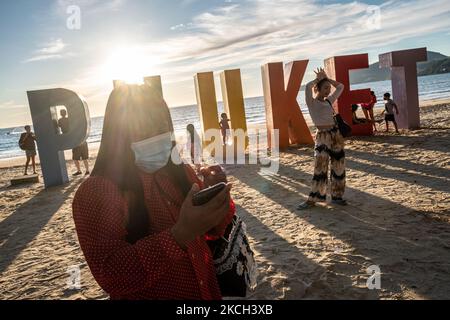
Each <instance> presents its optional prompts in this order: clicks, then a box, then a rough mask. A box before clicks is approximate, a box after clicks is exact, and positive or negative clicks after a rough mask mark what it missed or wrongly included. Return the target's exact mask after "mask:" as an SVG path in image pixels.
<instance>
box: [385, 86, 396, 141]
mask: <svg viewBox="0 0 450 320" xmlns="http://www.w3.org/2000/svg"><path fill="white" fill-rule="evenodd" d="M384 101H386V103H385V105H384V110H383V112H382V113H381V114H383V113H384V121H385V122H386V132H389V121H390V122H392V123H393V124H394V127H395V132H396V133H399V131H398V126H397V121H395V115H394V110H395V114H397V115H398V113H399V112H398V107H397V104H396V103H395V102H394V100H392V99H391V94H390V93H389V92H386V93H385V94H384Z"/></svg>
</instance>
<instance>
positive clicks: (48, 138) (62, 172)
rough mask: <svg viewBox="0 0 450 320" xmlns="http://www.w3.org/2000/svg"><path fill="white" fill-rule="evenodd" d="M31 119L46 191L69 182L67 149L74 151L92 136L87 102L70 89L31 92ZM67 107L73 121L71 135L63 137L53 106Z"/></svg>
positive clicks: (29, 94) (29, 92)
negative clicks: (66, 158) (57, 124)
mask: <svg viewBox="0 0 450 320" xmlns="http://www.w3.org/2000/svg"><path fill="white" fill-rule="evenodd" d="M27 93H28V102H29V104H30V110H31V118H32V120H33V126H34V131H35V134H36V139H37V146H38V149H39V158H40V161H41V168H42V174H43V176H44V184H45V187H46V188H49V187H53V186H59V185H62V184H64V183H67V182H68V181H69V177H68V175H67V167H66V161H65V158H64V150H68V149H73V148H75V147H77V146H79V145H80V144H82V143H83V142H84V141H86V139H87V137H88V136H89V130H90V125H91V124H90V117H89V109H88V106H87V104H86V102H85V101H84V100H83V99H82V98H81V97H80V96H79V95H77V94H76V93H75V92H73V91H70V90H66V89H61V88H59V89H48V90H38V91H28V92H27ZM56 106H64V107H65V108H66V109H67V113H68V115H69V119H70V126H69V132H67V133H66V134H63V135H62V134H59V133H58V131H57V130H56V128H55V120H56V119H55V114H54V113H53V112H52V107H56Z"/></svg>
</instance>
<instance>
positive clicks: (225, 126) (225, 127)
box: [219, 113, 230, 145]
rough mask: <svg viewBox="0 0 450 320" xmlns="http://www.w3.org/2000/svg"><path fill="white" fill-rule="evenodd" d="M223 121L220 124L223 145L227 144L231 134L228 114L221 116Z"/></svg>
mask: <svg viewBox="0 0 450 320" xmlns="http://www.w3.org/2000/svg"><path fill="white" fill-rule="evenodd" d="M220 118H221V120H220V122H219V125H220V130H221V132H222V139H223V145H226V144H227V140H228V138H229V137H228V136H229V134H230V124H229V122H230V119H228V115H227V114H226V113H222V114H221V116H220Z"/></svg>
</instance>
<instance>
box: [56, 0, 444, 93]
mask: <svg viewBox="0 0 450 320" xmlns="http://www.w3.org/2000/svg"><path fill="white" fill-rule="evenodd" d="M62 1H65V2H69V1H67V0H60V2H62ZM85 2H86V3H85V4H84V5H86V6H87V5H88V3H89V4H90V5H92V6H94V7H92V8H95V5H94V4H96V5H97V6H100V7H97V10H98V9H99V8H101V9H102V10H107V9H106V8H105V7H103V6H102V4H101V3H100V2H99V1H93V2H88V1H85ZM79 3H81V6H83V3H84V1H82V0H81V1H79ZM93 3H94V4H93ZM120 3H122V2H116V6H118V5H119V4H120ZM82 8H83V7H82ZM370 8H373V7H372V6H371V5H369V4H366V3H362V2H357V1H354V2H350V3H331V4H330V3H325V4H324V3H319V2H314V1H310V0H278V1H273V0H245V1H241V2H237V1H233V2H223V3H222V5H220V6H218V7H215V8H212V9H210V10H208V11H206V12H203V13H201V14H199V15H197V16H195V17H193V18H192V19H191V20H190V21H186V22H183V23H182V24H178V25H176V26H173V27H172V30H173V31H177V32H174V33H173V34H172V35H171V36H168V37H166V38H165V39H162V40H160V39H158V40H157V41H156V40H154V41H149V42H140V43H138V44H137V46H138V50H139V52H140V54H141V55H143V56H148V57H149V59H151V60H153V61H157V63H156V64H154V65H153V64H152V66H151V68H150V67H149V68H147V67H146V66H143V69H144V70H149V73H151V74H149V75H152V74H160V75H161V76H162V77H163V82H164V84H165V85H167V86H168V87H171V88H174V87H175V86H179V87H180V91H183V90H185V89H186V87H187V86H191V87H192V86H193V81H192V79H193V75H194V74H195V73H197V72H202V71H211V70H214V71H220V70H224V69H230V68H241V69H242V76H243V78H244V77H247V75H251V77H250V78H251V79H253V83H258V82H259V83H260V80H259V79H258V78H257V77H258V74H260V73H259V72H260V71H259V68H260V66H261V65H262V64H264V63H267V62H276V61H285V62H288V61H292V60H295V59H310V60H311V64H320V63H322V61H323V59H324V58H327V57H331V56H334V55H342V54H351V53H359V52H367V51H371V52H377V53H382V52H379V50H381V49H380V48H382V47H390V46H391V47H393V46H395V45H396V44H398V43H399V42H400V41H402V40H407V39H413V38H414V37H423V36H426V35H429V34H435V33H436V32H442V34H446V33H447V32H448V30H449V28H450V19H448V16H449V14H450V2H449V1H448V0H428V1H421V0H412V1H408V2H403V1H399V0H392V1H389V2H385V3H383V4H382V5H381V6H380V7H379V9H380V14H381V16H380V28H371V27H370V25H368V24H367V22H368V21H371V18H372V16H371V14H373V12H374V11H373V10H370ZM436 8H439V10H436ZM109 10H110V8H109ZM421 46H422V44H421ZM101 63H102V61H100V62H98V61H96V62H95V63H93V65H92V67H91V68H88V69H87V70H86V72H85V73H84V74H80V75H79V77H76V78H72V80H71V83H70V84H67V85H68V87H70V88H74V89H75V90H76V89H77V88H80V89H82V90H81V92H83V93H84V94H85V95H86V96H88V97H95V96H100V95H106V94H107V93H108V90H110V89H111V83H110V81H109V80H108V83H106V84H103V85H102V84H100V83H99V81H98V78H99V77H98V74H96V72H95V71H96V70H98V65H99V64H101ZM311 76H312V75H311V74H309V73H307V77H311ZM305 80H307V79H305ZM249 82H250V81H249ZM105 88H107V89H105ZM102 90H103V91H102ZM173 91H177V90H173ZM185 91H187V90H185ZM190 91H192V92H194V91H193V90H190Z"/></svg>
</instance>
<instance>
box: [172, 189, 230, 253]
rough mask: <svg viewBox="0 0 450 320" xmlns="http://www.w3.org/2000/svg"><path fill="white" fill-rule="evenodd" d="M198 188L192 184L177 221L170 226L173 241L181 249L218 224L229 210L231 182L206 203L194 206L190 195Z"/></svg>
mask: <svg viewBox="0 0 450 320" xmlns="http://www.w3.org/2000/svg"><path fill="white" fill-rule="evenodd" d="M199 190H200V188H199V186H198V185H197V184H194V185H193V186H192V189H191V191H189V194H188V195H187V197H186V199H185V200H184V202H183V205H182V206H181V210H180V216H179V218H178V221H177V223H176V224H175V225H174V226H173V228H172V234H173V236H174V238H175V241H176V242H177V243H178V244H179V245H180V246H181V247H182V248H183V249H185V248H186V246H187V244H188V243H189V242H191V241H192V240H194V239H195V238H196V237H198V236H202V235H204V234H206V233H207V232H208V231H209V230H211V229H213V228H214V227H216V226H217V225H219V224H220V223H221V222H222V221H223V219H225V217H226V216H227V214H228V212H229V210H230V190H231V184H227V186H226V188H225V189H223V190H222V191H221V192H220V193H219V194H218V195H217V196H215V197H214V198H213V199H212V200H211V201H209V202H208V203H206V204H204V205H202V206H194V205H193V204H192V197H193V196H194V194H196V193H197V192H198V191H199Z"/></svg>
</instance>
